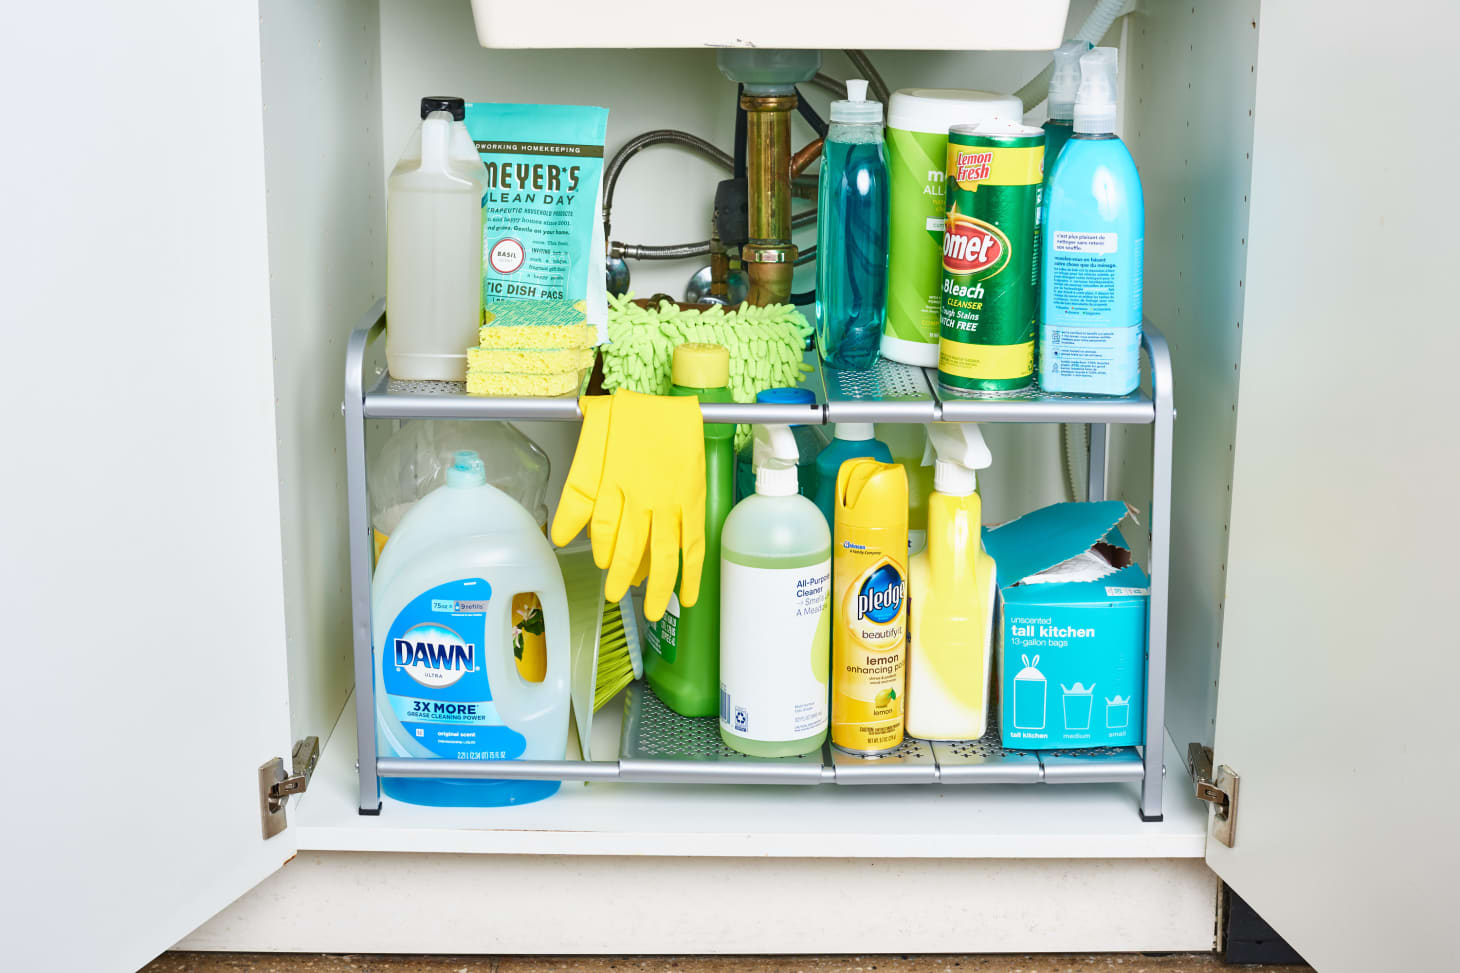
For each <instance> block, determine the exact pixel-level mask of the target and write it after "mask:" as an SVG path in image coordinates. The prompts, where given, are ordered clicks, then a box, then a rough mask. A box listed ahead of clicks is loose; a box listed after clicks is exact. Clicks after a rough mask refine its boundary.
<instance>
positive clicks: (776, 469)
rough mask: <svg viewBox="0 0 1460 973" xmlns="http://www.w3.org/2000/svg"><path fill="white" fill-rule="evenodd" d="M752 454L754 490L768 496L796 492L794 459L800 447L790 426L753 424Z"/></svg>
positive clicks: (795, 461) (799, 453)
mask: <svg viewBox="0 0 1460 973" xmlns="http://www.w3.org/2000/svg"><path fill="white" fill-rule="evenodd" d="M753 429H754V435H755V445H754V447H753V450H752V453H751V455H752V457H753V461H754V465H755V492H756V493H759V494H761V495H763V496H767V497H789V496H791V495H793V494H794V493H796V487H797V483H796V463H797V461H798V460H800V459H801V451H800V450H799V449H797V448H796V437H795V435H794V434H793V433H792V432H791V427H790V426H788V425H784V424H781V423H772V424H771V425H765V426H755V427H753Z"/></svg>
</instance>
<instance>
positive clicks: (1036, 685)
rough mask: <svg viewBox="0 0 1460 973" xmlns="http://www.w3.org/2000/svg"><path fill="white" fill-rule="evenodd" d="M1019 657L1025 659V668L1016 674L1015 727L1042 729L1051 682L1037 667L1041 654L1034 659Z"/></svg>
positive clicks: (1019, 728)
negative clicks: (1046, 698)
mask: <svg viewBox="0 0 1460 973" xmlns="http://www.w3.org/2000/svg"><path fill="white" fill-rule="evenodd" d="M1019 658H1020V660H1022V661H1023V663H1024V668H1023V669H1020V670H1019V672H1018V673H1017V674H1016V675H1015V676H1014V728H1015V729H1016V730H1042V729H1044V709H1045V696H1046V693H1047V691H1048V689H1049V683H1048V682H1047V681H1046V680H1045V678H1044V673H1042V672H1040V671H1039V670H1038V669H1036V668H1035V666H1037V665H1039V656H1037V655H1036V656H1035V657H1034V659H1033V660H1032V661H1031V660H1030V658H1029V656H1027V655H1021V656H1020V657H1019Z"/></svg>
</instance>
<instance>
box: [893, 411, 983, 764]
mask: <svg viewBox="0 0 1460 973" xmlns="http://www.w3.org/2000/svg"><path fill="white" fill-rule="evenodd" d="M928 439H929V454H928V455H927V456H926V457H924V462H928V461H932V460H933V457H934V456H936V458H937V459H936V462H935V463H934V467H933V469H934V473H933V494H932V496H930V497H929V498H928V546H927V550H925V551H923V552H922V553H921V554H918V555H917V556H915V557H914V558H913V559H912V562H911V564H909V565H908V591H909V597H908V601H909V603H910V606H911V610H910V613H909V618H908V627H907V732H908V733H909V734H911V735H912V736H915V737H919V738H921V739H924V740H976V739H978V738H979V737H981V736H983V734H984V731H985V730H987V729H988V714H989V676H990V673H991V672H992V666H993V658H994V627H993V626H994V594H995V592H996V591H997V582H996V580H995V577H994V559H993V558H991V557H989V555H988V552H986V551H985V550H984V548H983V539H982V535H981V533H980V526H979V522H980V520H981V518H982V513H983V511H982V506H983V505H982V502H981V501H980V499H979V495H978V478H977V474H976V472H975V471H976V470H981V469H983V468H984V467H986V466H988V465H989V463H991V462H992V461H993V458H992V457H991V456H990V455H989V448H988V446H986V445H985V444H984V441H983V433H982V432H981V431H980V430H979V428H978V426H976V425H974V424H973V423H959V422H935V423H933V424H932V425H930V426H928Z"/></svg>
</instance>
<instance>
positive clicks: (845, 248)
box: [816, 84, 888, 370]
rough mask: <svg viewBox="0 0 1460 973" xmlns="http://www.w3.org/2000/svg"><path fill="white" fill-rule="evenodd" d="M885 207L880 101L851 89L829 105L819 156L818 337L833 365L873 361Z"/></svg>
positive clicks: (881, 311)
mask: <svg viewBox="0 0 1460 973" xmlns="http://www.w3.org/2000/svg"><path fill="white" fill-rule="evenodd" d="M848 87H849V88H850V84H849V86H848ZM841 106H850V107H849V108H841ZM839 108H841V110H840V111H839ZM873 111H875V115H873V114H872V112H873ZM839 115H840V116H842V117H847V116H850V117H852V118H854V119H855V121H850V120H849V121H843V120H842V118H839V117H838V116H839ZM887 207H888V176H887V158H886V155H885V154H884V152H883V147H882V106H881V105H880V104H878V103H877V102H868V101H865V100H862V99H860V98H857V97H855V93H854V95H853V99H852V100H850V101H838V102H834V103H833V104H832V123H831V128H830V130H829V131H828V132H827V136H826V144H825V147H824V148H823V150H822V159H821V189H820V207H819V210H818V213H817V239H816V341H817V345H818V346H819V347H820V349H821V357H822V358H823V359H824V360H825V361H826V363H827V364H828V365H830V366H832V367H833V368H848V369H859V370H860V369H866V368H871V367H872V364H873V363H874V362H875V361H876V360H877V350H878V346H879V345H880V343H881V341H882V322H883V319H884V318H885V317H886V316H887V232H888V231H887V212H888V209H887Z"/></svg>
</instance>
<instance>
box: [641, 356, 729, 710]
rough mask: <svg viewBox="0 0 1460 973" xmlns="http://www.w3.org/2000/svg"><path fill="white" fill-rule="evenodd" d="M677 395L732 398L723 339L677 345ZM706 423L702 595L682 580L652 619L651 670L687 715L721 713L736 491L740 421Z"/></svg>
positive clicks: (673, 390)
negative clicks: (726, 576)
mask: <svg viewBox="0 0 1460 973" xmlns="http://www.w3.org/2000/svg"><path fill="white" fill-rule="evenodd" d="M671 375H672V377H673V382H674V384H673V385H672V386H671V387H670V390H669V394H670V395H693V396H695V397H696V398H698V399H699V400H700V401H701V402H730V401H733V400H732V399H731V396H730V388H729V384H730V352H729V351H727V350H726V349H725V348H723V347H721V346H720V345H711V344H699V343H694V342H686V343H685V344H682V345H679V346H678V347H676V348H675V349H674V360H673V365H672V367H671ZM704 425H705V559H704V567H703V569H702V571H701V574H700V594H699V600H698V601H696V602H695V603H694V605H692V606H689V607H686V606H685V605H682V604H681V603H680V599H679V591H678V589H679V583H678V581H676V583H675V592H674V594H671V595H670V596H669V606H668V607H667V608H665V609H664V616H663V617H662V618H660V619H659V620H658V621H655V622H650V623H649V624H648V626H647V628H646V629H645V636H644V641H645V643H646V644H647V645H648V648H649V651H648V652H646V653H644V674H645V675H646V676H647V677H648V679H649V685H650V686H652V687H653V688H654V694H655V695H657V696H658V697H659V698H660V699H662V700H663V701H664V702H665V703H667V704H668V705H669V708H670V709H672V710H674V711H675V712H676V713H678V714H679V715H681V716H714V715H715V714H716V713H718V712H719V711H720V531H721V529H722V528H723V527H724V524H725V518H726V517H727V516H729V514H730V507H731V506H732V504H733V502H734V496H733V494H734V491H735V424H734V423H724V422H707V423H705V424H704Z"/></svg>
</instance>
